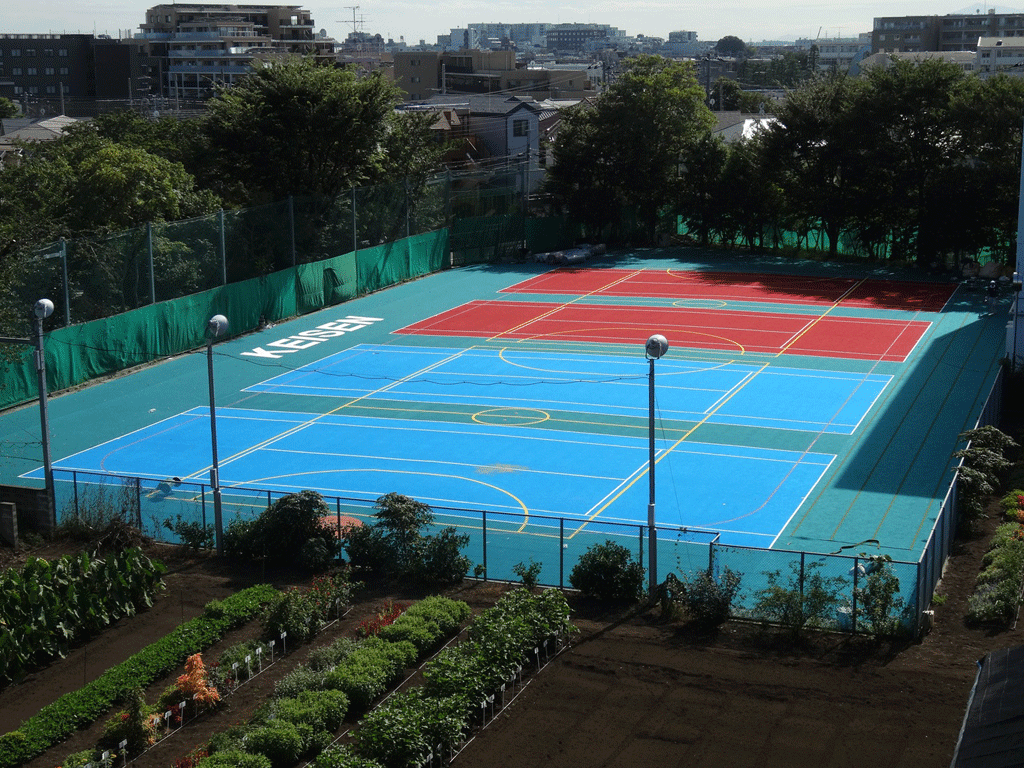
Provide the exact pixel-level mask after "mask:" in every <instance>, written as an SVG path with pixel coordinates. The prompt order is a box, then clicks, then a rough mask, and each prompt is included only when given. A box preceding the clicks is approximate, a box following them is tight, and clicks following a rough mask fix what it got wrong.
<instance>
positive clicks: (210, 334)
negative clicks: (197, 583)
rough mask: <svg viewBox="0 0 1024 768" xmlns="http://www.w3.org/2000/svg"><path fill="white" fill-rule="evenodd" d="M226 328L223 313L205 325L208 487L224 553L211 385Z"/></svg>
mask: <svg viewBox="0 0 1024 768" xmlns="http://www.w3.org/2000/svg"><path fill="white" fill-rule="evenodd" d="M227 328H228V320H227V318H226V317H224V315H214V316H213V317H211V318H210V322H209V324H208V326H207V339H206V368H207V373H208V374H209V381H210V442H211V449H212V457H213V463H212V464H211V465H210V487H211V488H212V490H213V524H214V528H215V534H216V546H217V554H218V555H223V554H224V518H223V515H222V509H221V496H220V470H219V466H218V461H217V405H216V396H215V393H214V386H213V342H214V340H215V339H216V338H217V337H218V336H220V334H221V333H223V332H224V331H226V330H227Z"/></svg>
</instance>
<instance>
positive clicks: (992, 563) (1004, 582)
mask: <svg viewBox="0 0 1024 768" xmlns="http://www.w3.org/2000/svg"><path fill="white" fill-rule="evenodd" d="M982 564H983V566H984V568H983V570H982V571H981V573H979V574H978V580H977V584H976V586H975V590H974V594H973V595H971V597H970V598H969V599H968V601H967V620H968V621H969V622H972V623H981V622H984V623H997V624H1006V623H1008V622H1010V621H1012V620H1013V618H1014V616H1016V613H1017V606H1018V605H1019V603H1020V593H1021V590H1022V589H1024V526H1022V525H1021V524H1019V523H1004V524H1003V525H1001V526H999V528H997V529H996V532H995V534H994V535H993V537H992V541H991V542H990V544H989V550H988V552H986V553H985V556H984V557H983V558H982Z"/></svg>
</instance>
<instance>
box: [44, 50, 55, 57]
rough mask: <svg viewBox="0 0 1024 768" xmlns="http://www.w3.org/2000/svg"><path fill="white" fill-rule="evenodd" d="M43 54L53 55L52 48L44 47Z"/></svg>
mask: <svg viewBox="0 0 1024 768" xmlns="http://www.w3.org/2000/svg"><path fill="white" fill-rule="evenodd" d="M43 56H50V57H52V56H53V48H46V49H44V50H43Z"/></svg>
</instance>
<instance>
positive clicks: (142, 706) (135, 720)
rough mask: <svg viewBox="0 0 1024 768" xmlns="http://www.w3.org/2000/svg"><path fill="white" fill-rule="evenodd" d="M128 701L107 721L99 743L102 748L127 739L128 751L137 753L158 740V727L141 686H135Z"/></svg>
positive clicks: (110, 747)
mask: <svg viewBox="0 0 1024 768" xmlns="http://www.w3.org/2000/svg"><path fill="white" fill-rule="evenodd" d="M126 703H127V706H126V707H125V708H124V710H122V711H121V712H116V713H114V715H113V717H111V718H110V719H109V720H108V721H107V723H106V725H105V726H104V728H103V735H102V736H101V737H100V742H99V743H100V746H101V747H102V748H105V749H113V748H115V747H116V746H117V745H119V744H120V743H121V742H122V741H127V742H128V744H127V750H128V753H129V754H132V755H137V754H139V753H140V752H142V751H143V750H144V749H146V748H147V747H148V746H149V745H151V744H152V743H153V742H155V741H156V727H155V725H154V722H153V718H152V716H151V715H152V712H151V711H150V709H149V707H147V706H146V699H145V697H144V695H143V693H142V689H141V688H133V689H132V691H131V692H130V693H129V694H128V701H127V702H126Z"/></svg>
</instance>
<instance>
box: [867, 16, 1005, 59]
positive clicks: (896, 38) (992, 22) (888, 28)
mask: <svg viewBox="0 0 1024 768" xmlns="http://www.w3.org/2000/svg"><path fill="white" fill-rule="evenodd" d="M1022 36H1024V13H997V12H996V9H995V8H990V9H989V10H988V13H951V14H947V15H945V16H885V17H881V18H876V19H875V20H874V28H873V29H872V32H871V52H872V53H899V52H918V51H974V50H977V47H978V39H979V38H1003V39H1007V38H1011V37H1022Z"/></svg>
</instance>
